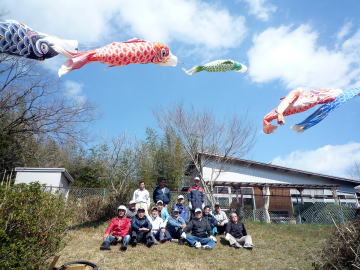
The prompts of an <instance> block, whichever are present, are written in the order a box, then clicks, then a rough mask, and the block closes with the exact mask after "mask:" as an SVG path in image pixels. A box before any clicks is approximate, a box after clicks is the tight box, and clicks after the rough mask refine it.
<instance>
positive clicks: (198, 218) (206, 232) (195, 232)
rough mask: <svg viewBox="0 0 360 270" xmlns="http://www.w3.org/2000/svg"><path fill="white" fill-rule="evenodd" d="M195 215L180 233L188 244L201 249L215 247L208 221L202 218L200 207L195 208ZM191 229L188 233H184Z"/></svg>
mask: <svg viewBox="0 0 360 270" xmlns="http://www.w3.org/2000/svg"><path fill="white" fill-rule="evenodd" d="M194 212H195V216H194V218H193V219H192V220H190V222H189V224H188V225H186V227H185V229H184V232H183V234H182V235H181V237H182V238H184V239H185V240H186V241H187V242H188V243H189V245H190V246H192V247H195V248H201V249H213V248H214V247H215V241H214V240H213V239H214V238H215V237H214V236H213V235H212V231H211V227H210V224H209V222H208V221H207V220H206V219H204V218H203V216H202V211H201V209H200V208H196V209H195V211H194ZM190 231H191V235H190V234H185V233H188V232H190Z"/></svg>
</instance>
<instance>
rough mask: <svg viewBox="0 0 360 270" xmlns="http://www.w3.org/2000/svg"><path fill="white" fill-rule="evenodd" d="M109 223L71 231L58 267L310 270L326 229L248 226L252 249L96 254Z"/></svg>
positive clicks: (169, 247)
mask: <svg viewBox="0 0 360 270" xmlns="http://www.w3.org/2000/svg"><path fill="white" fill-rule="evenodd" d="M106 225H107V223H103V224H102V225H100V226H96V227H88V228H81V229H78V230H74V231H71V232H70V233H69V237H70V238H71V240H70V242H69V244H68V245H67V246H66V247H65V249H63V250H62V252H61V253H60V255H61V257H60V260H59V262H58V265H60V264H63V263H65V262H69V261H72V260H89V261H92V262H94V263H96V264H98V265H99V266H100V267H101V269H102V270H106V269H108V270H116V269H128V270H131V269H136V270H139V269H162V270H167V269H169V270H170V269H177V270H182V269H184V270H185V269H186V270H189V269H196V270H205V269H211V270H215V269H218V270H220V269H221V270H225V269H246V270H247V269H299V270H300V269H301V270H303V269H313V268H312V262H313V261H314V259H313V256H314V254H318V253H319V252H320V249H321V247H322V244H323V243H324V241H325V239H326V237H327V236H328V235H329V233H330V231H331V227H330V226H320V225H307V224H303V225H285V224H264V223H257V222H246V227H247V230H248V232H249V234H251V236H252V237H253V241H254V244H255V246H254V249H253V250H251V251H249V250H245V249H238V250H236V249H234V248H231V247H229V246H227V245H223V244H222V243H221V238H222V236H218V237H217V239H218V243H217V244H216V246H215V249H213V250H211V251H206V250H197V249H195V248H191V247H189V246H179V245H178V244H176V243H165V244H162V245H157V246H153V247H152V248H150V249H149V248H146V247H145V246H143V245H138V246H137V247H135V248H132V247H129V248H128V250H127V251H126V252H125V253H123V252H120V251H119V246H112V250H111V251H100V250H99V247H100V244H101V242H102V236H103V233H104V230H105V228H106Z"/></svg>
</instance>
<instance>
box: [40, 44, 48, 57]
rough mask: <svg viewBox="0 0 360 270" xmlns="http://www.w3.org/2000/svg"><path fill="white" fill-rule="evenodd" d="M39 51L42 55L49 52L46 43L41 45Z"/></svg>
mask: <svg viewBox="0 0 360 270" xmlns="http://www.w3.org/2000/svg"><path fill="white" fill-rule="evenodd" d="M40 50H41V52H42V53H43V54H47V53H48V51H49V45H47V44H46V43H41V45H40Z"/></svg>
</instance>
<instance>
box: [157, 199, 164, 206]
mask: <svg viewBox="0 0 360 270" xmlns="http://www.w3.org/2000/svg"><path fill="white" fill-rule="evenodd" d="M159 203H161V204H164V202H163V201H162V200H158V201H157V202H156V204H157V205H158V204H159Z"/></svg>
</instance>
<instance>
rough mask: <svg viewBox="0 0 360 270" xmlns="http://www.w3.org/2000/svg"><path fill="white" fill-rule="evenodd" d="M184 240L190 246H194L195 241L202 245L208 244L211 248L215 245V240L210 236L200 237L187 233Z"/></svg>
mask: <svg viewBox="0 0 360 270" xmlns="http://www.w3.org/2000/svg"><path fill="white" fill-rule="evenodd" d="M186 241H187V242H188V243H189V245H190V246H194V245H195V242H200V244H201V245H202V246H204V245H208V246H210V247H211V248H214V247H215V242H214V240H212V239H210V238H201V237H197V236H194V235H189V234H187V235H186Z"/></svg>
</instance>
